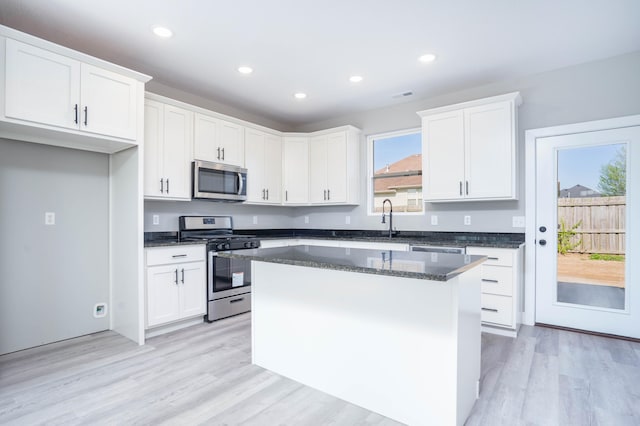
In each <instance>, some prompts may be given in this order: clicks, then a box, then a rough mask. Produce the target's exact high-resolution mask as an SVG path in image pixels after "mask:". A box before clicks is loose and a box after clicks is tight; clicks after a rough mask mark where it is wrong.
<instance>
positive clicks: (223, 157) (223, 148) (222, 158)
mask: <svg viewBox="0 0 640 426" xmlns="http://www.w3.org/2000/svg"><path fill="white" fill-rule="evenodd" d="M222 161H224V148H222Z"/></svg>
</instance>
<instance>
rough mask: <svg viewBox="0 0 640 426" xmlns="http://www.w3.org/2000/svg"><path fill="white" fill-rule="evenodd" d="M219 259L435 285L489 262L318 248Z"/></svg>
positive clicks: (229, 253) (231, 253)
mask: <svg viewBox="0 0 640 426" xmlns="http://www.w3.org/2000/svg"><path fill="white" fill-rule="evenodd" d="M218 256H219V257H229V258H242V259H251V260H257V261H261V262H270V263H281V264H286V265H296V266H306V267H310V268H321V269H334V270H338V271H347V272H360V273H365V274H377V275H390V276H394V277H404V278H417V279H423V280H433V281H448V280H450V279H451V278H453V277H455V276H457V275H460V274H461V273H462V272H464V271H466V270H468V269H471V268H473V267H475V266H478V265H480V264H481V263H482V262H484V261H485V260H486V257H485V256H470V255H464V254H444V253H423V252H405V251H390V250H366V249H348V248H344V247H318V246H290V247H277V248H264V249H253V250H235V251H227V252H219V253H218Z"/></svg>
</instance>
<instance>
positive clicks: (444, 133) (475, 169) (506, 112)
mask: <svg viewBox="0 0 640 426" xmlns="http://www.w3.org/2000/svg"><path fill="white" fill-rule="evenodd" d="M520 103H521V99H520V95H519V94H518V93H510V94H506V95H501V96H495V97H492V98H487V99H480V100H477V101H471V102H465V103H462V104H456V105H451V106H447V107H440V108H434V109H431V110H426V111H420V112H418V114H419V115H420V116H421V117H422V144H423V148H422V149H423V152H424V155H423V157H422V158H423V160H422V161H423V188H424V189H423V191H424V199H425V201H428V202H445V201H474V200H511V199H517V192H516V188H517V186H516V176H517V171H516V159H517V157H516V147H517V144H516V138H517V106H518V105H519V104H520Z"/></svg>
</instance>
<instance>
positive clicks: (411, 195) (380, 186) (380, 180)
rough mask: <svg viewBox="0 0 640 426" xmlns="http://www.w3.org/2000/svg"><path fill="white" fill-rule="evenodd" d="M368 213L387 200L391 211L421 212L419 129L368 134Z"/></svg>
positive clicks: (373, 212) (377, 209) (379, 211)
mask: <svg viewBox="0 0 640 426" xmlns="http://www.w3.org/2000/svg"><path fill="white" fill-rule="evenodd" d="M368 143H369V145H368V146H369V200H368V201H369V213H370V214H375V213H381V212H382V202H383V201H384V200H385V199H387V198H388V199H390V200H391V203H392V204H393V212H394V213H422V211H423V208H424V207H423V203H422V134H421V131H420V129H411V130H405V131H400V132H393V133H385V134H380V135H373V136H369V138H368Z"/></svg>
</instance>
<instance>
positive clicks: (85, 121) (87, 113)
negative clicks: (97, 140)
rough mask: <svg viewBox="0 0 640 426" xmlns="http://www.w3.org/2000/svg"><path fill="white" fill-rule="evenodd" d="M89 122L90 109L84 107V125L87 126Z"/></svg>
mask: <svg viewBox="0 0 640 426" xmlns="http://www.w3.org/2000/svg"><path fill="white" fill-rule="evenodd" d="M87 121H89V108H88V107H86V106H85V107H84V125H85V126H86V125H87Z"/></svg>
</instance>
